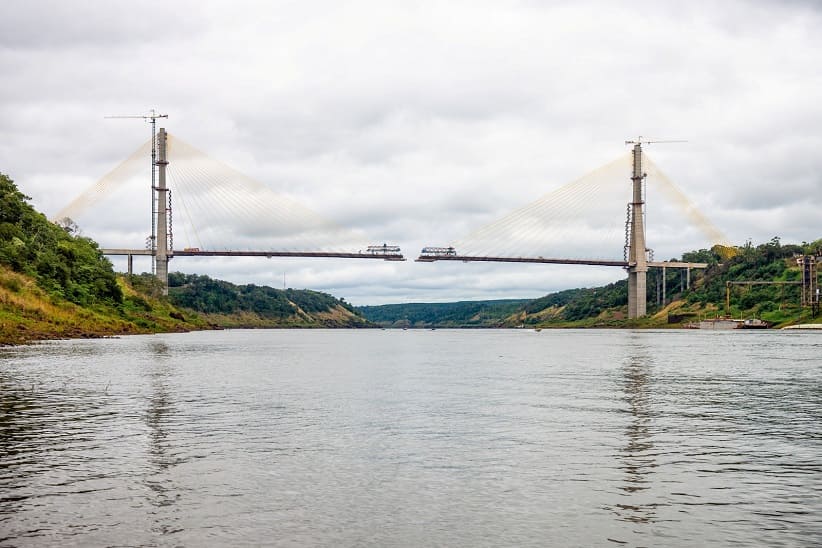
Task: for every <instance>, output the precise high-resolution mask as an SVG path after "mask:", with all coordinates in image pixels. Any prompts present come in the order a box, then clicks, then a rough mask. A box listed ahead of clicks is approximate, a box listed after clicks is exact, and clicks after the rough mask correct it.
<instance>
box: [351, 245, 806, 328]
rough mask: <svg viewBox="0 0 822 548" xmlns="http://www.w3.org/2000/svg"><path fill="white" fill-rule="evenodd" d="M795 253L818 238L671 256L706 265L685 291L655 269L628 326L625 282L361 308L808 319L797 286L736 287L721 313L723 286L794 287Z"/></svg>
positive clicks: (562, 320) (557, 317)
mask: <svg viewBox="0 0 822 548" xmlns="http://www.w3.org/2000/svg"><path fill="white" fill-rule="evenodd" d="M799 255H817V256H818V255H822V239H820V240H816V241H814V242H810V243H808V242H803V243H802V244H798V245H797V244H787V245H783V244H782V243H781V241H780V239H779V238H773V239H772V240H770V241H769V242H766V243H764V244H761V245H757V246H754V245H753V244H751V243H750V242H748V243H746V244H745V245H744V246H741V247H738V248H726V247H720V246H715V247H714V248H712V249H700V250H696V251H690V252H688V253H684V254H683V255H682V257H674V258H671V261H685V262H698V263H707V264H708V268H707V269H705V270H696V269H694V270H692V271H691V279H690V286H689V287H686V276H685V272H684V271H683V270H681V269H673V268H669V269H666V270H665V272H664V277H663V270H662V269H660V268H652V269H651V270H650V271H649V273H648V278H647V286H646V287H647V294H646V300H647V310H648V315H649V316H648V317H647V318H645V319H643V320H640V321H633V322H630V321H627V308H628V282H627V280H620V281H617V282H614V283H611V284H608V285H606V286H603V287H595V288H579V289H568V290H565V291H559V292H557V293H551V294H549V295H545V296H544V297H539V298H537V299H533V300H518V301H517V300H514V301H467V302H456V303H429V304H425V303H415V304H402V305H384V306H364V307H360V308H359V310H360V311H361V312H362V313H363V314H364V315H365V317H366V318H368V319H369V320H371V321H374V322H377V323H379V324H380V325H384V326H394V327H398V326H403V327H429V326H430V327H503V326H504V327H517V326H523V325H525V326H532V327H536V326H551V325H557V326H580V327H582V326H613V327H617V326H621V325H636V326H650V325H662V324H667V323H668V322H669V321H672V322H676V323H679V322H686V321H689V320H693V319H696V318H698V317H700V316H705V315H718V314H724V313H729V314H731V315H733V316H735V317H739V316H745V317H758V318H762V319H764V320H766V321H769V322H771V323H774V324H783V323H788V322H794V321H798V320H799V319H800V318H803V317H805V316H807V311H804V310H803V309H802V308H801V307H800V294H801V288H800V286H799V285H791V284H762V285H751V286H744V285H742V286H737V285H733V286H732V291H731V293H730V296H731V299H730V301H731V302H730V304H731V309H730V310H728V311H726V310H725V291H726V282H728V281H735V282H740V281H767V282H798V281H800V280H801V271H800V269H799V268H798V265H797V264H796V257H797V256H799ZM663 288H664V291H663ZM663 295H664V296H665V300H664V301H663V299H662V297H663ZM655 315H656V317H654V316H655ZM803 315H804V316H803ZM805 319H806V320H809V318H805Z"/></svg>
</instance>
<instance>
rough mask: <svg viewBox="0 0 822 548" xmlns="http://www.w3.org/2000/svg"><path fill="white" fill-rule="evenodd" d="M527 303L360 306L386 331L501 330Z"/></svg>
mask: <svg viewBox="0 0 822 548" xmlns="http://www.w3.org/2000/svg"><path fill="white" fill-rule="evenodd" d="M528 302H529V301H528V300H527V299H507V300H495V301H463V302H455V303H408V304H387V305H382V306H360V307H357V311H358V312H360V313H361V314H362V315H363V316H365V318H367V319H368V320H369V321H371V322H374V323H376V324H378V325H380V326H383V327H500V326H501V325H502V323H503V320H504V319H505V318H507V317H508V316H510V315H511V314H514V313H515V312H517V311H518V310H519V309H520V308H521V307H522V306H523V305H525V304H526V303H528Z"/></svg>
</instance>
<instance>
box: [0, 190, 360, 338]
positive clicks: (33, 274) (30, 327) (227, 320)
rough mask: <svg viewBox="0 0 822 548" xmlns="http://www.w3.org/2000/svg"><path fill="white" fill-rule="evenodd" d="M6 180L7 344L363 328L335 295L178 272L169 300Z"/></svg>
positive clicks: (0, 330)
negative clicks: (235, 330) (211, 331)
mask: <svg viewBox="0 0 822 548" xmlns="http://www.w3.org/2000/svg"><path fill="white" fill-rule="evenodd" d="M28 200H29V198H28V197H27V196H25V195H24V194H23V193H21V192H20V191H19V189H18V188H17V186H16V185H15V183H14V181H12V180H11V179H10V178H9V177H7V176H6V175H3V174H0V345H2V344H20V343H25V342H29V341H34V340H43V339H54V338H74V337H99V336H110V335H118V334H128V333H154V332H168V331H188V330H192V329H207V328H214V327H363V326H368V325H370V324H369V323H368V321H367V320H365V319H364V318H362V317H360V316H359V315H357V314H356V313H355V312H354V310H353V308H352V307H351V306H350V305H349V304H347V303H345V302H344V301H342V300H338V299H336V298H334V297H332V296H331V295H327V294H325V293H319V292H316V291H309V290H287V291H285V292H283V291H279V290H276V289H272V288H269V287H258V286H254V285H247V286H234V285H233V284H230V283H228V282H221V281H219V280H213V279H211V278H209V277H207V276H197V275H184V274H173V275H172V276H171V281H172V282H173V283H176V287H174V288H172V295H171V296H170V298H166V297H163V296H162V292H161V287H160V285H159V282H158V281H157V280H156V278H155V277H154V276H151V275H150V274H142V275H135V276H125V275H120V274H117V273H115V272H114V269H113V268H112V264H111V262H110V261H109V260H108V259H107V258H105V257H104V256H103V254H102V253H101V252H100V249H99V246H98V245H97V243H96V242H94V241H93V240H91V239H90V238H86V237H84V236H82V235H81V234H80V231H79V228H78V227H77V225H76V224H75V223H74V222H73V221H71V219H64V220H62V221H60V223H59V224H55V223H52V222H50V221H49V220H48V219H47V218H46V217H45V215H43V214H42V213H40V212H38V211H37V210H35V209H34V208H33V207H32V206H31V205H30V204H29V203H28Z"/></svg>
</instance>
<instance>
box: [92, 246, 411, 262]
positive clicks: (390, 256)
mask: <svg viewBox="0 0 822 548" xmlns="http://www.w3.org/2000/svg"><path fill="white" fill-rule="evenodd" d="M100 251H101V252H102V253H103V255H154V252H153V251H151V250H150V249H101V250H100ZM168 256H169V258H171V257H269V258H270V257H314V258H335V259H383V260H385V261H404V260H405V257H403V255H402V254H401V253H333V252H326V251H201V250H197V251H193V250H183V251H170V252H169V254H168Z"/></svg>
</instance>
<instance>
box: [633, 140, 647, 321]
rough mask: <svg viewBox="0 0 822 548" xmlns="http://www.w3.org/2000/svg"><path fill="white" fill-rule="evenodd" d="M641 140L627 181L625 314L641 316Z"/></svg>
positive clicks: (644, 264)
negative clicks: (629, 185)
mask: <svg viewBox="0 0 822 548" xmlns="http://www.w3.org/2000/svg"><path fill="white" fill-rule="evenodd" d="M644 178H645V174H644V173H643V172H642V143H641V142H636V143H634V150H633V170H632V173H631V182H632V185H633V197H632V200H631V226H630V235H629V240H628V317H629V318H641V317H642V316H644V315H645V313H646V296H647V293H646V283H647V281H646V278H647V273H648V260H647V257H646V255H645V247H646V246H645V218H644V216H643V212H642V206H643V205H644V203H645V202H644V201H643V199H642V179H644Z"/></svg>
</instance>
